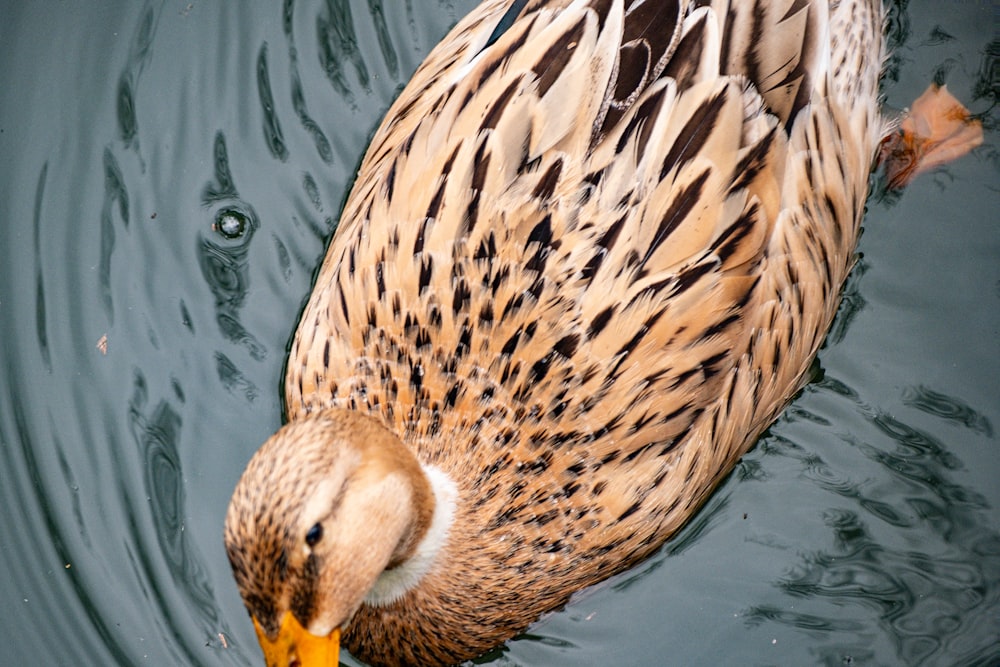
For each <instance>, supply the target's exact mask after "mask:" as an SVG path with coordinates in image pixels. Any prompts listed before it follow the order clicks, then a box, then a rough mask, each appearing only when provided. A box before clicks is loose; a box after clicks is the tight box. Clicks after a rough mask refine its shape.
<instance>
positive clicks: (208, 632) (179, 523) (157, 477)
mask: <svg viewBox="0 0 1000 667" xmlns="http://www.w3.org/2000/svg"><path fill="white" fill-rule="evenodd" d="M174 400H177V401H179V402H181V403H183V402H184V398H183V396H182V395H177V396H175V397H174ZM147 402H148V395H147V387H146V381H145V378H143V376H142V372H141V371H140V370H138V369H136V371H135V382H134V387H133V394H132V399H131V400H130V401H129V427H130V431H131V434H132V439H133V440H134V442H135V445H136V447H137V450H138V453H139V460H140V462H141V466H142V470H143V473H144V475H143V482H144V484H143V487H142V495H141V496H140V497H138V498H136V497H126V498H124V500H125V501H126V503H127V504H128V507H130V508H132V507H136V508H138V507H144V506H145V504H146V503H144V502H142V501H143V500H145V501H147V502H148V505H149V512H150V516H151V518H152V522H153V528H154V532H155V536H156V547H154V545H152V544H144V543H143V540H144V539H145V533H144V532H143V531H141V530H139V529H138V523H140V521H141V520H140V519H139V517H138V516H136V514H135V513H133V512H130V515H129V523H130V524H131V526H132V528H133V535H135V536H136V537H138V538H139V543H138V544H136V545H135V548H134V549H133V548H130V549H129V558H130V561H131V565H132V567H133V569H134V571H135V575H136V579H137V580H138V581H139V582H140V583H141V584H142V585H143V588H144V589H145V590H144V595H145V597H146V598H148V599H150V600H153V601H154V602H155V603H156V604H157V606H158V607H159V610H160V613H159V614H158V621H159V622H160V623H162V624H164V625H166V626H167V627H166V628H164V634H166V635H167V636H170V637H173V638H175V641H174V642H172V643H171V644H170V647H171V649H172V650H173V652H174V654H175V655H174V657H175V658H176V659H177V660H178V661H181V662H183V663H185V664H197V663H199V662H200V659H199V657H198V651H197V649H198V648H200V647H199V643H200V642H202V639H201V638H202V637H206V636H207V637H210V636H212V635H213V634H214V633H216V632H217V631H218V627H219V610H218V607H217V605H216V602H215V593H214V591H213V590H212V585H211V583H210V582H209V580H208V577H207V574H206V571H205V567H204V565H203V564H202V557H201V555H200V554H199V553H198V551H197V549H196V547H195V546H194V545H193V544H192V543H191V541H190V540H189V539H187V534H186V533H185V519H184V517H185V515H186V508H185V492H184V476H183V471H182V470H181V462H180V455H179V453H178V449H177V447H178V442H179V440H180V433H181V426H182V420H181V416H180V414H179V413H178V412H177V411H176V410H174V408H173V407H172V406H171V404H170V403H169V402H168V401H160V402H158V403H157V405H156V406H155V407H154V408H152V409H151V410H150V412H149V414H148V415H147V414H146V410H148V409H149V407H148V406H147ZM116 460H118V461H122V460H124V459H116ZM133 474H134V472H133V471H132V470H130V469H128V468H127V467H124V466H122V467H120V468H119V470H118V471H117V476H118V478H119V479H122V480H124V479H129V478H130V477H132V476H133ZM125 493H126V495H127V494H128V491H126V492H125ZM152 554H158V555H159V556H162V559H163V562H164V564H165V565H166V566H167V570H168V572H169V575H170V576H169V578H165V577H163V576H162V574H161V570H160V567H159V565H160V560H159V558H155V559H154V558H153V557H152ZM167 586H169V590H164V587H167ZM176 593H181V594H182V596H183V597H184V604H183V607H184V608H186V609H187V610H189V611H190V612H193V613H194V614H196V616H197V618H198V621H199V623H198V625H199V626H200V627H201V628H202V633H201V634H200V635H191V634H190V633H187V632H185V631H184V629H183V628H181V627H179V626H177V625H176V624H175V623H174V621H175V619H174V615H173V612H172V609H173V608H174V605H173V604H172V603H171V602H168V600H170V599H171V598H173V597H174V594H176Z"/></svg>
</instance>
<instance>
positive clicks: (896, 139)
mask: <svg viewBox="0 0 1000 667" xmlns="http://www.w3.org/2000/svg"><path fill="white" fill-rule="evenodd" d="M982 143H983V124H982V123H981V122H980V121H979V120H978V119H975V118H971V117H970V114H969V111H968V109H966V108H965V107H964V106H962V103H961V102H959V101H958V100H957V99H955V97H954V96H953V95H952V94H951V93H949V92H948V87H947V86H937V85H936V84H931V85H930V87H928V88H927V90H925V91H924V93H923V94H922V95H921V96H920V97H918V98H917V99H916V100H915V101H914V102H913V106H912V107H911V108H910V112H909V113H908V114H907V116H906V118H904V119H903V122H902V123H900V126H899V128H898V129H897V130H896V131H895V132H893V133H892V134H891V135H889V136H887V137H886V138H885V139H883V140H882V146H881V148H880V150H879V162H881V163H882V164H883V165H885V173H886V181H887V182H888V185H889V187H890V188H902V187H905V186H906V185H907V184H909V183H910V182H911V181H912V180H913V179H914V178H916V177H917V175H919V174H921V173H923V172H925V171H930V170H931V169H934V168H935V167H938V166H940V165H942V164H945V163H947V162H951V161H952V160H957V159H958V158H960V157H962V156H963V155H965V154H966V153H968V152H969V151H971V150H972V149H973V148H975V147H976V146H979V145H980V144H982Z"/></svg>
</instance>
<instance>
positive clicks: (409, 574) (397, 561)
mask: <svg viewBox="0 0 1000 667" xmlns="http://www.w3.org/2000/svg"><path fill="white" fill-rule="evenodd" d="M412 481H413V487H414V494H413V509H414V519H413V524H412V525H413V529H412V530H410V531H408V532H407V533H406V534H405V535H404V536H403V538H402V539H401V540H400V542H399V545H398V546H397V548H396V550H395V552H394V553H393V556H392V559H391V560H390V561H389V565H388V566H387V567H386V569H385V570H383V571H382V573H381V574H380V575H379V576H378V578H377V579H376V580H375V585H374V586H373V587H372V588H371V590H370V591H369V592H368V594H367V595H366V596H365V603H366V604H369V605H373V606H383V605H387V604H391V603H392V602H395V601H396V600H398V599H399V598H401V597H402V596H403V595H405V594H406V593H407V592H408V591H409V590H410V589H412V588H414V587H415V586H417V585H418V584H419V583H420V580H421V579H422V578H423V577H424V575H425V574H427V572H428V571H429V570H430V569H431V567H432V566H433V565H434V560H435V558H436V557H437V555H438V553H439V552H440V550H441V548H442V547H443V546H444V544H445V542H446V541H447V538H448V532H449V529H450V527H451V522H452V519H453V517H454V514H455V501H456V497H457V495H458V492H457V489H456V486H455V483H454V482H453V481H452V480H451V478H449V477H448V475H446V474H445V473H444V472H442V471H441V470H439V469H438V468H435V467H432V466H420V467H419V470H418V471H417V474H415V475H413V476H412Z"/></svg>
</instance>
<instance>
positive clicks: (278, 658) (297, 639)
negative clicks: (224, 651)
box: [253, 611, 340, 667]
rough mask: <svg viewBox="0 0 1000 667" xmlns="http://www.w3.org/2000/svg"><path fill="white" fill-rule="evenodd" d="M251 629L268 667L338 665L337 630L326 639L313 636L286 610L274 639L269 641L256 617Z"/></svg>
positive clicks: (328, 666)
mask: <svg viewBox="0 0 1000 667" xmlns="http://www.w3.org/2000/svg"><path fill="white" fill-rule="evenodd" d="M253 628H254V630H256V631H257V641H258V642H260V647H261V649H263V650H264V660H265V662H266V664H267V666H268V667H288V665H301V666H302V667H337V665H338V664H340V663H339V659H340V628H335V629H334V631H333V632H331V633H330V634H328V635H326V636H320V635H314V634H312V633H311V632H309V631H308V630H306V629H305V628H303V627H302V625H301V624H300V623H299V622H298V620H296V618H295V616H293V615H292V614H290V613H289V612H287V611H286V612H285V615H284V616H282V618H281V627H280V628H279V629H278V636H277V638H275V639H273V640H272V639H271V638H269V637H268V636H267V633H265V632H264V629H263V628H261V627H260V623H258V622H257V618H256V617H254V619H253Z"/></svg>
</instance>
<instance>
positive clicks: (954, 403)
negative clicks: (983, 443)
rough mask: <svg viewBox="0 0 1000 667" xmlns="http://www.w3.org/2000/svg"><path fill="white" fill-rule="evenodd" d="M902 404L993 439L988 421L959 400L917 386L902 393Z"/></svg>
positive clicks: (991, 427) (991, 428)
mask: <svg viewBox="0 0 1000 667" xmlns="http://www.w3.org/2000/svg"><path fill="white" fill-rule="evenodd" d="M903 403H905V404H906V405H909V406H910V407H913V408H916V409H918V410H921V411H923V412H926V413H927V414H929V415H934V416H935V417H940V418H942V419H945V420H947V421H950V422H954V423H956V424H959V425H961V426H964V427H966V428H968V429H971V430H973V431H975V432H976V433H980V434H982V435H985V436H986V437H988V438H992V437H993V425H992V424H990V420H989V419H987V418H986V416H985V415H983V414H982V413H980V412H979V411H977V410H975V409H973V408H972V407H971V406H969V405H968V404H966V403H965V402H964V401H962V400H961V399H958V398H955V397H953V396H948V395H947V394H942V393H940V392H937V391H934V390H933V389H930V388H929V387H925V386H923V385H917V386H916V387H908V388H907V389H906V390H905V391H904V392H903Z"/></svg>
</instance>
